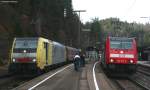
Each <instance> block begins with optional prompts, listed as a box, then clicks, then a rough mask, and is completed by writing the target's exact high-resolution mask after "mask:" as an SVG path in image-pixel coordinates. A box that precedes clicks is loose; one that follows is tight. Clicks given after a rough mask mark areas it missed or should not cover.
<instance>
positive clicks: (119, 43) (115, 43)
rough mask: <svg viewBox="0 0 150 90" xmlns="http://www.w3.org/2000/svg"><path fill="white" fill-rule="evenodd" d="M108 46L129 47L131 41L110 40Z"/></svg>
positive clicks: (130, 46)
mask: <svg viewBox="0 0 150 90" xmlns="http://www.w3.org/2000/svg"><path fill="white" fill-rule="evenodd" d="M110 47H111V48H113V49H131V48H132V42H129V41H111V42H110Z"/></svg>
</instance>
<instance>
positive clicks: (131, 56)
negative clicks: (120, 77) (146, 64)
mask: <svg viewBox="0 0 150 90" xmlns="http://www.w3.org/2000/svg"><path fill="white" fill-rule="evenodd" d="M137 55H138V54H137V46H136V41H135V38H124V37H107V39H106V43H105V50H104V53H103V59H102V65H103V67H104V69H106V70H107V71H108V72H114V71H115V72H118V71H119V72H129V73H134V72H135V71H136V64H137V59H138V57H137Z"/></svg>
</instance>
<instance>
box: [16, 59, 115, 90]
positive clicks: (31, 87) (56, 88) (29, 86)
mask: <svg viewBox="0 0 150 90" xmlns="http://www.w3.org/2000/svg"><path fill="white" fill-rule="evenodd" d="M95 62H96V61H90V62H88V63H87V64H86V65H85V67H82V68H80V70H79V71H78V72H77V71H75V70H74V66H73V64H70V65H66V66H63V67H61V68H58V69H56V70H53V71H50V72H48V73H46V74H43V75H41V76H39V77H37V78H35V79H33V80H30V81H28V82H26V83H24V84H22V85H20V86H18V87H16V88H14V89H13V90H99V88H101V89H102V90H111V89H112V88H113V89H114V90H115V87H113V85H110V83H109V81H107V80H106V77H105V75H104V74H103V72H102V70H100V69H99V68H100V64H99V63H97V64H95ZM94 65H95V68H94ZM93 70H94V71H95V72H94V71H93ZM94 75H95V76H94ZM95 80H96V81H95Z"/></svg>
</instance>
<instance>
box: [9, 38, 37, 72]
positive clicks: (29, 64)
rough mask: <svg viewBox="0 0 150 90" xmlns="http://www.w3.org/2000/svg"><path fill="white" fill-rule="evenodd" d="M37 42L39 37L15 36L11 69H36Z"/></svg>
mask: <svg viewBox="0 0 150 90" xmlns="http://www.w3.org/2000/svg"><path fill="white" fill-rule="evenodd" d="M37 44H38V38H30V39H29V38H15V39H14V42H13V47H12V52H11V59H10V66H9V71H10V72H25V71H28V70H31V71H35V69H36V62H37V58H36V53H37Z"/></svg>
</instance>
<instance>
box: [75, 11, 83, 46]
mask: <svg viewBox="0 0 150 90" xmlns="http://www.w3.org/2000/svg"><path fill="white" fill-rule="evenodd" d="M73 12H77V13H78V16H79V22H78V47H81V24H80V13H81V12H86V10H75V11H73Z"/></svg>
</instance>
